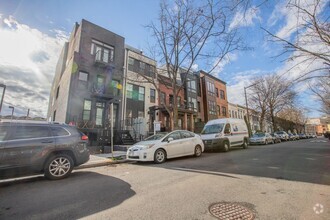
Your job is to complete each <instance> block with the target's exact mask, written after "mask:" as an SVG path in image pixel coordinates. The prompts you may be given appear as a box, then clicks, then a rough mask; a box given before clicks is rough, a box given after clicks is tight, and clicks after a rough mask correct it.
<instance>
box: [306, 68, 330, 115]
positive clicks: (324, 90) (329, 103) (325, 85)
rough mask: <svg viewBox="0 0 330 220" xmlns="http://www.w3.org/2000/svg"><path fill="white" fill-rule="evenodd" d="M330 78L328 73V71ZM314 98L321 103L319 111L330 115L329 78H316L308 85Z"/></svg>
mask: <svg viewBox="0 0 330 220" xmlns="http://www.w3.org/2000/svg"><path fill="white" fill-rule="evenodd" d="M329 78H330V73H329ZM309 88H310V90H311V91H312V92H313V93H314V94H315V97H316V99H317V100H318V101H319V102H320V103H321V106H322V107H321V110H320V111H321V112H322V113H324V114H326V115H330V80H324V79H321V78H319V79H316V82H315V83H314V84H310V85H309Z"/></svg>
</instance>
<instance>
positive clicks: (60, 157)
mask: <svg viewBox="0 0 330 220" xmlns="http://www.w3.org/2000/svg"><path fill="white" fill-rule="evenodd" d="M73 166H74V163H73V159H72V158H71V157H70V156H69V155H66V154H56V155H54V156H52V157H50V158H49V159H48V161H47V162H46V164H45V167H44V172H45V177H46V178H47V179H51V180H59V179H63V178H65V177H68V176H69V175H70V174H71V172H72V169H73Z"/></svg>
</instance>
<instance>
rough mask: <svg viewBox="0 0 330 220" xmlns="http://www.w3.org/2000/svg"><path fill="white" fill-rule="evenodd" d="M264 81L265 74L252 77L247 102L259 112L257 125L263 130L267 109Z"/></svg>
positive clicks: (267, 91) (267, 93)
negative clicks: (250, 92) (250, 91)
mask: <svg viewBox="0 0 330 220" xmlns="http://www.w3.org/2000/svg"><path fill="white" fill-rule="evenodd" d="M265 81H266V77H265V76H260V77H257V78H256V79H254V80H253V81H252V85H253V86H252V87H251V90H252V94H250V95H249V102H250V104H251V106H252V108H254V110H256V111H257V112H259V113H260V120H259V126H260V130H262V131H264V130H265V129H264V127H265V124H264V122H265V118H266V114H267V111H268V105H267V104H268V103H267V100H268V97H269V90H268V89H267V88H266V83H265Z"/></svg>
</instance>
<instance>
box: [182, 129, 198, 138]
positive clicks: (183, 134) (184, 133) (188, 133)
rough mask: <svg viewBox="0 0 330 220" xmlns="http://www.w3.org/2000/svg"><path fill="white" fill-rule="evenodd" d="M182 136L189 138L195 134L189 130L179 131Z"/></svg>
mask: <svg viewBox="0 0 330 220" xmlns="http://www.w3.org/2000/svg"><path fill="white" fill-rule="evenodd" d="M180 132H181V136H182V138H191V137H195V135H194V134H193V133H191V132H189V131H180Z"/></svg>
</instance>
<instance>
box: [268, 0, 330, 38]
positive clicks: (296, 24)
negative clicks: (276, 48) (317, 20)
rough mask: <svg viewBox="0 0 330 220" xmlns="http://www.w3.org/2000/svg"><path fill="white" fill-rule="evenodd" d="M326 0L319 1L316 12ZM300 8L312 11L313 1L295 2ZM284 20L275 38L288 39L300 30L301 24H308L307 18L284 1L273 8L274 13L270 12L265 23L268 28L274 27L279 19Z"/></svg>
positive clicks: (301, 0)
mask: <svg viewBox="0 0 330 220" xmlns="http://www.w3.org/2000/svg"><path fill="white" fill-rule="evenodd" d="M327 1H328V0H321V1H320V4H319V8H318V11H321V9H323V8H324V6H325V5H326V2H327ZM297 4H299V6H300V7H301V8H304V9H306V10H307V11H313V7H314V4H315V0H300V1H298V2H297ZM283 18H284V25H282V26H281V27H280V29H279V30H277V32H276V36H278V37H280V38H284V39H288V38H290V37H291V35H292V34H293V33H294V32H295V31H296V30H297V28H301V26H302V25H303V24H306V23H307V22H308V18H307V16H306V15H304V13H302V12H301V11H300V9H298V8H297V7H293V6H292V5H289V4H288V3H287V2H286V1H282V2H280V3H279V4H278V5H276V6H275V9H274V11H273V12H272V14H271V16H270V18H269V19H268V21H267V23H268V25H269V26H273V25H275V24H276V23H277V22H278V21H279V20H280V19H283Z"/></svg>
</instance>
